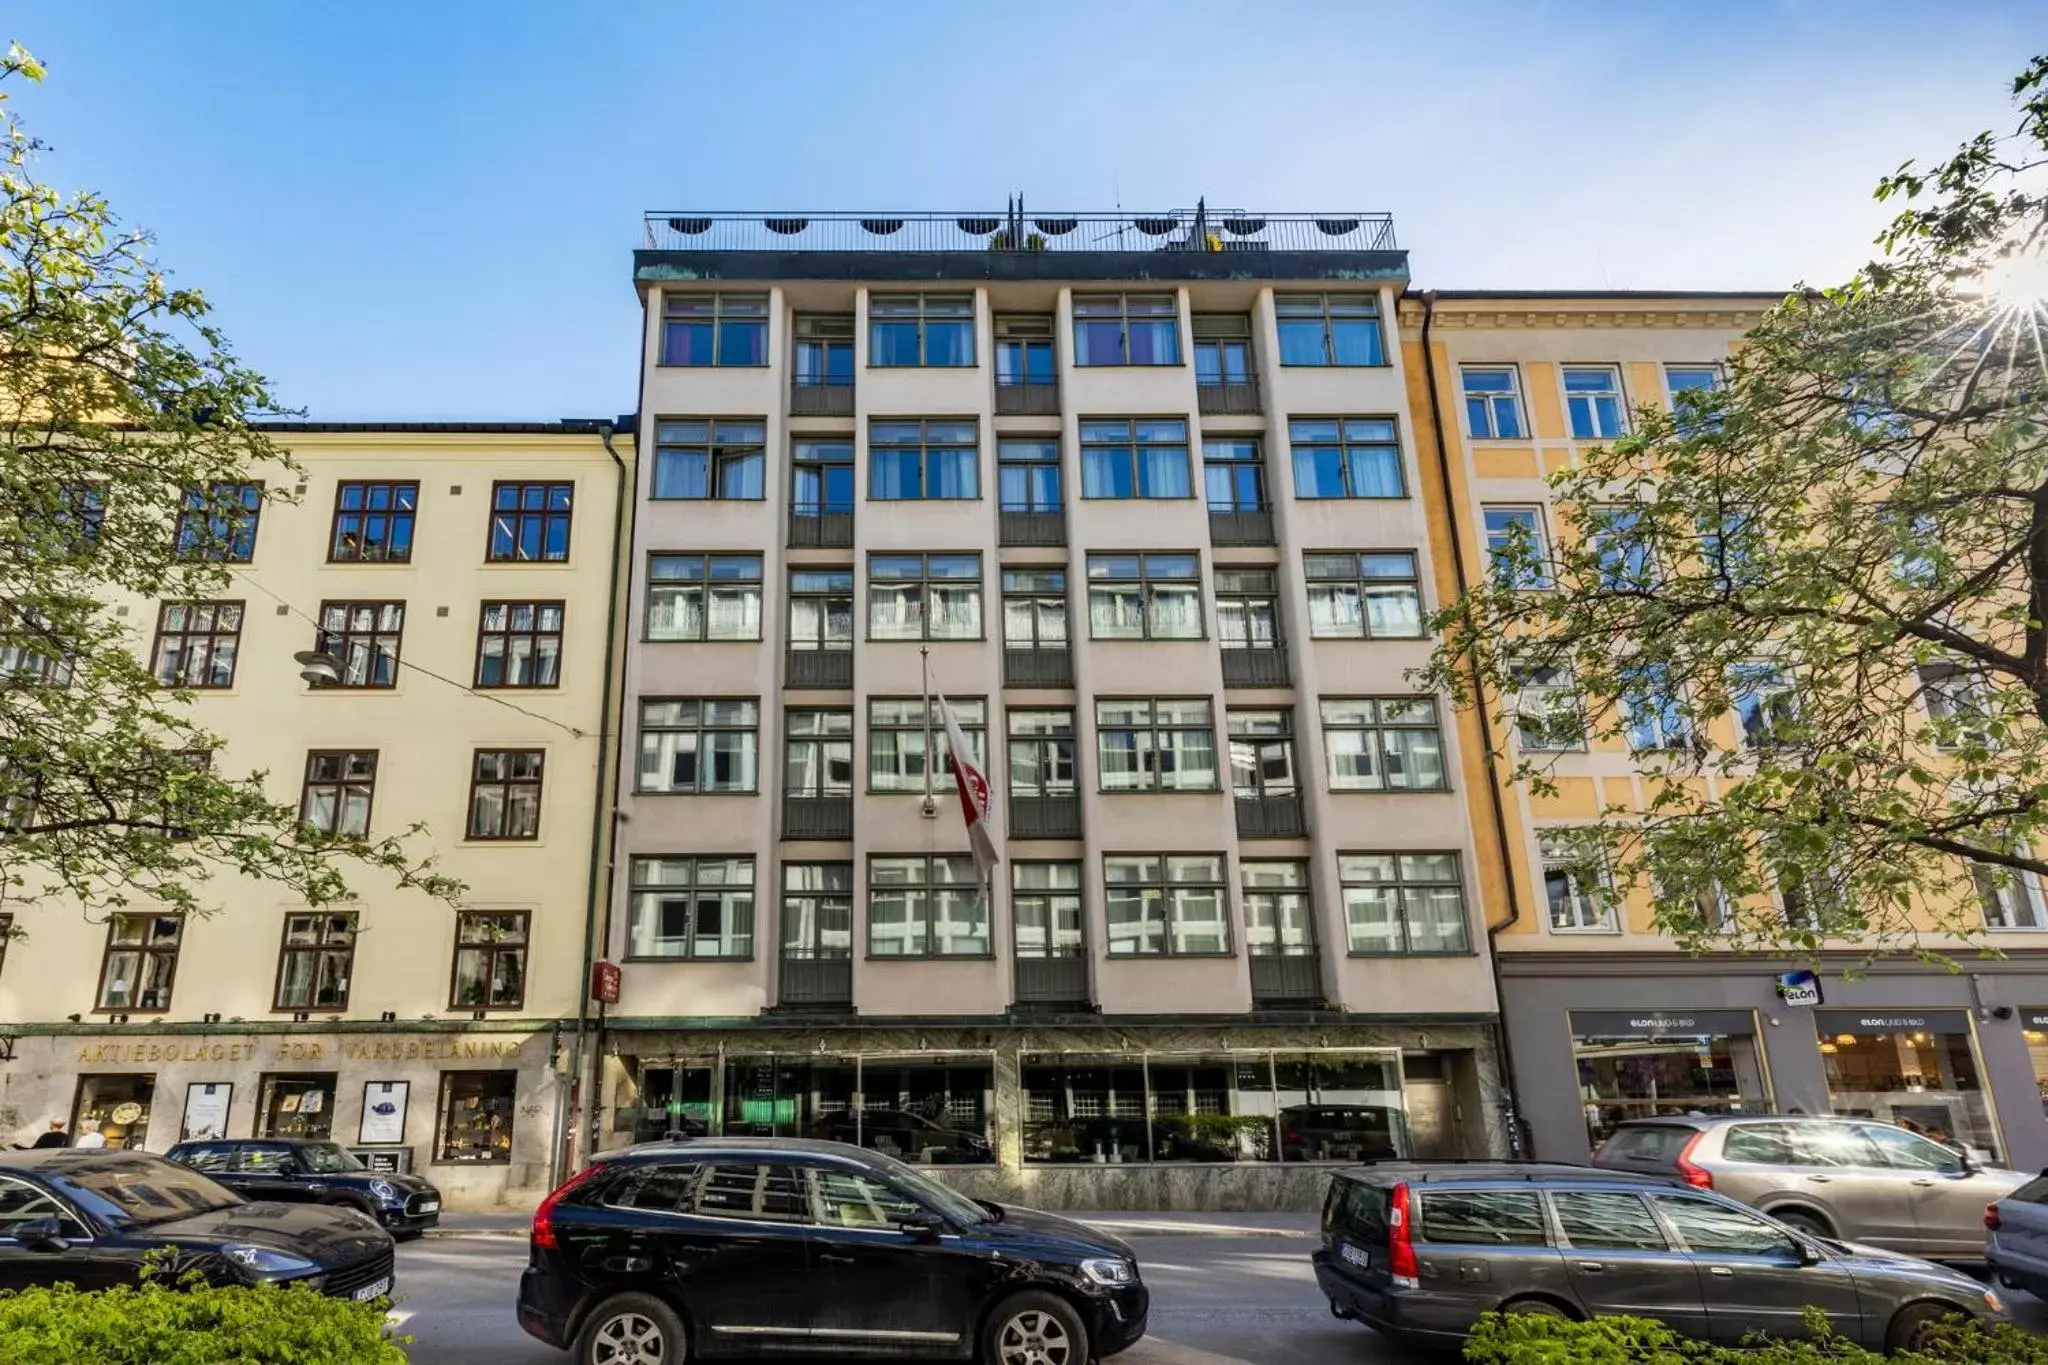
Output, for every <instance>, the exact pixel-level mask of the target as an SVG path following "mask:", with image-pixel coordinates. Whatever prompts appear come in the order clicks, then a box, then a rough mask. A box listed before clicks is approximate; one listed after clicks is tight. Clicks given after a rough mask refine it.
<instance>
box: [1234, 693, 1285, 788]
mask: <svg viewBox="0 0 2048 1365" xmlns="http://www.w3.org/2000/svg"><path fill="white" fill-rule="evenodd" d="M1223 723H1224V727H1225V728H1226V729H1227V730H1228V731H1229V733H1230V789H1231V791H1232V792H1234V793H1236V794H1237V795H1238V796H1240V797H1246V798H1254V799H1255V798H1258V797H1262V796H1293V795H1294V794H1295V793H1296V792H1297V791H1298V790H1299V788H1298V786H1297V785H1296V782H1295V777H1294V712H1292V711H1290V710H1287V709H1286V708H1284V707H1280V708H1275V709H1273V710H1264V711H1240V710H1231V711H1226V712H1225V713H1224V715H1223Z"/></svg>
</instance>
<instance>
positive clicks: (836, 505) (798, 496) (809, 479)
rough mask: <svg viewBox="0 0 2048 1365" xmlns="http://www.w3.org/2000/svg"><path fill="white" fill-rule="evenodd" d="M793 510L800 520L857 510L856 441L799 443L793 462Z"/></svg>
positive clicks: (791, 480) (796, 443)
mask: <svg viewBox="0 0 2048 1365" xmlns="http://www.w3.org/2000/svg"><path fill="white" fill-rule="evenodd" d="M789 508H790V511H792V512H794V513H795V514H796V515H797V516H800V517H822V516H825V515H827V514H840V513H848V512H851V511H853V442H851V441H843V440H805V439H799V440H797V441H796V442H795V444H794V446H793V447H792V450H791V454H790V461H789Z"/></svg>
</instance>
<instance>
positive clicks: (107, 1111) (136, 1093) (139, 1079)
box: [71, 1076, 156, 1150]
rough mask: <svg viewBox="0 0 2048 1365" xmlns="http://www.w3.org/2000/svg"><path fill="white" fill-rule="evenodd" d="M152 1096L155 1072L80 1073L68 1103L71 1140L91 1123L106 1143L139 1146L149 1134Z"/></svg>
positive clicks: (154, 1094)
mask: <svg viewBox="0 0 2048 1365" xmlns="http://www.w3.org/2000/svg"><path fill="white" fill-rule="evenodd" d="M155 1096H156V1077H155V1076H80V1077H79V1078H78V1098H77V1100H76V1101H75V1102H74V1103H73V1104H72V1106H71V1132H72V1134H73V1141H74V1142H75V1141H76V1140H77V1138H78V1137H81V1136H83V1135H84V1134H85V1132H86V1125H87V1124H91V1125H93V1126H94V1127H96V1128H97V1129H98V1130H99V1133H100V1136H102V1137H104V1138H105V1139H106V1140H107V1146H109V1147H126V1148H130V1149H134V1150H140V1148H141V1147H142V1144H143V1143H144V1142H146V1141H147V1140H148V1138H149V1106H150V1101H151V1100H152V1099H154V1098H155Z"/></svg>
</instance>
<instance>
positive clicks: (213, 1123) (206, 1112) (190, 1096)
mask: <svg viewBox="0 0 2048 1365" xmlns="http://www.w3.org/2000/svg"><path fill="white" fill-rule="evenodd" d="M234 1097H235V1086H234V1082H232V1081H194V1082H192V1083H191V1084H190V1085H188V1086H186V1087H185V1118H184V1121H183V1122H182V1123H181V1124H180V1125H179V1127H178V1141H180V1142H209V1141H212V1140H213V1139H215V1138H224V1137H226V1136H227V1135H228V1105H229V1103H230V1102H232V1101H233V1099H234Z"/></svg>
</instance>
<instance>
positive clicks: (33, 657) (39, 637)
mask: <svg viewBox="0 0 2048 1365" xmlns="http://www.w3.org/2000/svg"><path fill="white" fill-rule="evenodd" d="M75 666H76V660H75V658H74V650H73V647H72V645H71V643H70V642H69V641H68V640H66V639H65V638H63V637H62V636H60V635H59V634H58V632H57V630H56V628H54V627H53V626H51V624H50V622H49V620H48V618H46V617H45V616H43V614H42V613H40V612H38V611H35V610H34V609H32V608H25V607H17V606H14V605H12V604H11V603H0V687H69V686H71V674H72V671H73V669H74V668H75Z"/></svg>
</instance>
